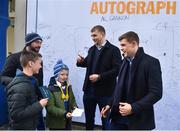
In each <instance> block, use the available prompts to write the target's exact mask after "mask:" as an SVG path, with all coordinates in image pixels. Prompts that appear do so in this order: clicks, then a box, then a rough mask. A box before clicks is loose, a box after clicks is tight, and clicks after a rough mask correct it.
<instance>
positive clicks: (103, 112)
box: [101, 105, 110, 118]
mask: <svg viewBox="0 0 180 131" xmlns="http://www.w3.org/2000/svg"><path fill="white" fill-rule="evenodd" d="M109 110H110V106H109V105H106V106H105V107H103V108H102V110H101V117H103V118H106V116H107V113H108V111H109Z"/></svg>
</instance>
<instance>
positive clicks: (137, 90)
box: [101, 31, 162, 130]
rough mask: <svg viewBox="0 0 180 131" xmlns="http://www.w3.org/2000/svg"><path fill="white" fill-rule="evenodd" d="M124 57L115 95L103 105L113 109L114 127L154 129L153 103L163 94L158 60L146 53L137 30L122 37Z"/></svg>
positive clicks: (102, 112) (112, 123) (103, 113)
mask: <svg viewBox="0 0 180 131" xmlns="http://www.w3.org/2000/svg"><path fill="white" fill-rule="evenodd" d="M119 41H120V47H121V51H122V52H123V55H124V59H123V63H122V66H121V68H120V70H119V75H118V81H117V84H116V88H115V92H114V98H113V100H112V101H111V103H110V104H109V105H107V106H106V107H104V108H103V110H102V111H101V114H102V115H103V116H105V115H106V113H107V111H108V110H109V109H110V108H111V116H110V117H111V123H110V127H111V129H112V130H114V129H116V130H120V129H123V130H128V129H130V130H152V129H154V128H155V120H154V109H153V105H154V104H155V103H156V102H157V101H159V100H160V99H161V97H162V76H161V67H160V63H159V60H158V59H156V58H154V57H152V56H149V55H147V54H145V53H144V50H143V48H142V47H139V37H138V35H137V34H136V33H135V32H132V31H130V32H127V33H125V34H123V35H121V36H120V37H119Z"/></svg>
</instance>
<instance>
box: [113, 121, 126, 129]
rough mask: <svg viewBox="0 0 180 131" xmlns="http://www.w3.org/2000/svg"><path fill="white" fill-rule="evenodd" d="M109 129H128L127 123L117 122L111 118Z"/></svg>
mask: <svg viewBox="0 0 180 131" xmlns="http://www.w3.org/2000/svg"><path fill="white" fill-rule="evenodd" d="M110 130H128V125H127V124H124V123H119V122H118V121H114V120H111V122H110Z"/></svg>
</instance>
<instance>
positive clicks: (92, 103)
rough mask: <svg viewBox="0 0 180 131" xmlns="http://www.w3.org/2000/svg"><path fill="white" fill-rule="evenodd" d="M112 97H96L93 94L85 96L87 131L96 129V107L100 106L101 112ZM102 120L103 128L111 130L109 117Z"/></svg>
mask: <svg viewBox="0 0 180 131" xmlns="http://www.w3.org/2000/svg"><path fill="white" fill-rule="evenodd" d="M109 99H110V97H104V96H94V95H92V94H86V93H84V95H83V103H84V109H85V117H86V129H87V130H93V129H94V118H95V112H96V105H97V104H98V106H99V110H100V111H101V109H102V108H103V107H104V106H106V105H107V103H108V102H109ZM101 120H102V128H103V130H108V129H109V115H107V117H106V118H101Z"/></svg>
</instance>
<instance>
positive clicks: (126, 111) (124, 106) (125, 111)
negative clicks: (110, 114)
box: [119, 102, 132, 116]
mask: <svg viewBox="0 0 180 131" xmlns="http://www.w3.org/2000/svg"><path fill="white" fill-rule="evenodd" d="M119 104H120V105H119V113H120V114H121V115H122V116H128V115H130V114H132V107H131V105H130V104H128V103H123V102H120V103H119Z"/></svg>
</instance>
